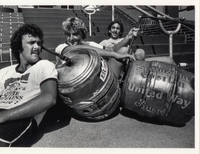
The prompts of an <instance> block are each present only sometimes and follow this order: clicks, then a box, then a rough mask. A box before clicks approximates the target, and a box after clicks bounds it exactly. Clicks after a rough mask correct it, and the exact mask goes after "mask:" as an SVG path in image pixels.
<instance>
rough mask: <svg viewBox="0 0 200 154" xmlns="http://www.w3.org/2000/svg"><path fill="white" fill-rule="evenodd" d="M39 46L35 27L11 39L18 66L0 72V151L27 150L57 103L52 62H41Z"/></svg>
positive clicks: (38, 31)
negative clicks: (25, 148) (23, 148)
mask: <svg viewBox="0 0 200 154" xmlns="http://www.w3.org/2000/svg"><path fill="white" fill-rule="evenodd" d="M42 44H43V32H42V31H41V29H40V28H39V27H38V26H36V25H30V24H25V25H23V26H22V27H20V28H19V29H18V30H17V31H16V32H15V33H14V34H13V36H12V38H11V49H12V53H13V55H14V57H15V58H16V60H17V62H18V64H15V65H12V66H9V67H6V68H3V69H1V70H0V81H1V82H0V147H4V146H20V147H21V146H26V145H27V143H28V142H29V141H32V140H33V137H34V135H35V134H34V133H35V132H36V130H37V128H38V125H39V124H40V122H41V120H42V119H43V117H44V114H45V113H46V111H47V110H48V109H49V108H50V107H52V106H53V105H55V103H56V97H57V75H58V73H57V70H56V68H55V65H54V64H53V63H52V62H50V61H48V60H42V59H41V58H40V54H41V51H42ZM30 144H31V143H30Z"/></svg>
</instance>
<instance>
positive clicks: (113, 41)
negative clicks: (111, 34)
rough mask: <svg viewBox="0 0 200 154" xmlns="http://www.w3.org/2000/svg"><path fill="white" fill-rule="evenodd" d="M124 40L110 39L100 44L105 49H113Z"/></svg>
mask: <svg viewBox="0 0 200 154" xmlns="http://www.w3.org/2000/svg"><path fill="white" fill-rule="evenodd" d="M123 39H124V38H118V39H112V38H109V39H107V40H103V41H101V42H100V43H99V44H100V45H102V46H105V47H113V46H114V45H115V44H117V43H119V42H121V41H122V40H123Z"/></svg>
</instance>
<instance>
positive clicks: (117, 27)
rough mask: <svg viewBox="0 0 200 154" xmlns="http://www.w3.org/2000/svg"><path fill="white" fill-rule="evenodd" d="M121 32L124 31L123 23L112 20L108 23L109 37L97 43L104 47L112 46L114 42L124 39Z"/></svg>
mask: <svg viewBox="0 0 200 154" xmlns="http://www.w3.org/2000/svg"><path fill="white" fill-rule="evenodd" d="M123 32H124V26H123V24H122V23H121V22H120V21H118V20H114V21H112V22H111V23H110V24H109V25H108V36H109V37H110V38H109V39H105V40H103V41H101V42H100V43H99V44H101V45H103V46H105V47H113V46H114V45H115V44H117V43H119V42H120V41H122V40H123V39H124V38H123V37H122V36H123Z"/></svg>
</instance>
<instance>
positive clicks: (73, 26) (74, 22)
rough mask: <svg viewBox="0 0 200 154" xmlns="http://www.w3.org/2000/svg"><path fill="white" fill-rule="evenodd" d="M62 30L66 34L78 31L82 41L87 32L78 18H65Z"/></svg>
mask: <svg viewBox="0 0 200 154" xmlns="http://www.w3.org/2000/svg"><path fill="white" fill-rule="evenodd" d="M62 28H63V30H64V32H68V33H69V31H70V30H74V31H75V32H79V31H80V32H81V34H82V39H85V38H86V35H87V32H88V30H87V27H86V26H85V24H84V22H83V21H82V20H81V19H79V18H78V17H70V18H67V19H66V20H65V21H63V23H62Z"/></svg>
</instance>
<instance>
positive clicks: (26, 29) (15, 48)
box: [10, 24, 44, 62]
mask: <svg viewBox="0 0 200 154" xmlns="http://www.w3.org/2000/svg"><path fill="white" fill-rule="evenodd" d="M26 34H31V35H32V36H33V37H39V39H40V40H41V43H42V44H43V42H44V41H43V37H44V34H43V31H42V30H41V29H40V28H39V27H38V26H37V25H34V24H24V25H22V26H21V27H20V28H19V29H17V30H16V31H15V32H14V33H13V35H12V37H11V39H10V46H11V51H12V54H13V56H14V57H15V58H16V60H17V61H18V62H20V57H19V54H20V52H22V51H23V48H22V36H23V35H26Z"/></svg>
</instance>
